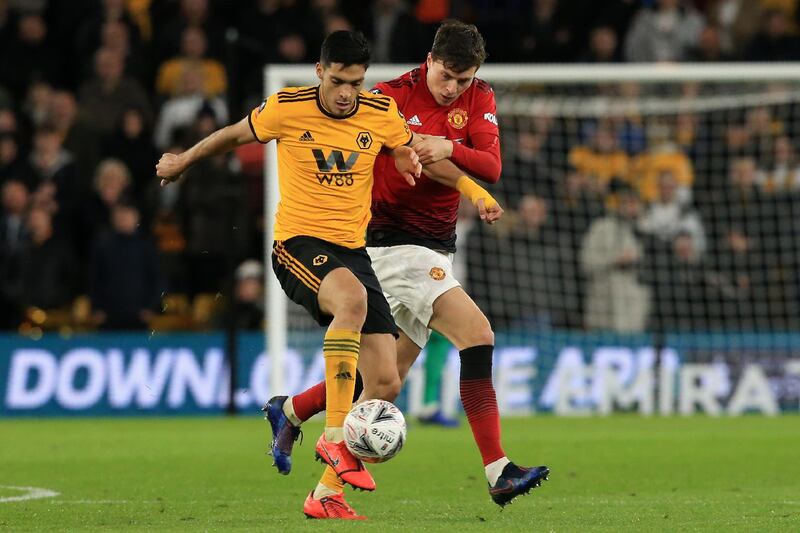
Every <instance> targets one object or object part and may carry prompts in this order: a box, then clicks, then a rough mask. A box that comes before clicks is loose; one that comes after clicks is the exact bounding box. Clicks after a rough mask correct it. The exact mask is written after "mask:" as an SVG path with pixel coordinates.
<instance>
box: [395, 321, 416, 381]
mask: <svg viewBox="0 0 800 533" xmlns="http://www.w3.org/2000/svg"><path fill="white" fill-rule="evenodd" d="M398 327H399V328H400V337H399V338H398V339H397V372H398V374H400V381H401V382H403V383H405V381H406V377H407V376H408V372H409V371H410V370H411V367H412V366H413V365H414V362H415V361H416V360H417V358H418V357H419V354H420V352H421V351H422V347H420V346H417V344H416V343H415V342H414V341H412V340H411V338H410V337H409V336H408V335H407V334H406V332H405V331H403V328H402V326H398Z"/></svg>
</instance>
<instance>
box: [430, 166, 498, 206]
mask: <svg viewBox="0 0 800 533" xmlns="http://www.w3.org/2000/svg"><path fill="white" fill-rule="evenodd" d="M422 170H423V172H425V174H426V175H427V176H428V177H429V178H431V179H432V180H433V181H436V182H438V183H441V184H442V185H447V186H448V187H450V188H453V189H455V190H457V191H458V192H460V193H461V194H463V195H464V196H466V197H467V198H468V199H469V200H470V201H471V202H472V205H477V204H478V200H483V201H484V202H485V204H486V206H492V205H496V204H497V200H495V199H494V197H493V196H492V195H491V194H490V193H489V191H487V190H486V189H484V188H483V187H481V186H480V185H478V184H477V183H475V181H474V180H472V179H471V178H470V177H469V176H467V175H466V173H465V172H464V171H463V170H461V169H460V168H458V167H457V166H455V165H454V164H453V163H452V162H451V161H449V160H447V159H443V160H442V161H437V162H436V163H431V164H430V165H425V166H424V167H423V169H422Z"/></svg>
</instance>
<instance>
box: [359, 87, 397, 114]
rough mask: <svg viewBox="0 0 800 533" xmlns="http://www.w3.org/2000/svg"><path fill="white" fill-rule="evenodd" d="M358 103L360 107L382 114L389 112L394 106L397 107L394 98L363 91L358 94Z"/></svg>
mask: <svg viewBox="0 0 800 533" xmlns="http://www.w3.org/2000/svg"><path fill="white" fill-rule="evenodd" d="M358 102H359V105H362V106H366V107H368V108H370V109H374V110H376V111H381V112H386V111H389V108H391V107H392V106H393V105H394V106H397V104H396V103H395V101H394V98H392V97H391V96H388V95H385V94H381V93H375V92H371V91H361V92H360V93H358Z"/></svg>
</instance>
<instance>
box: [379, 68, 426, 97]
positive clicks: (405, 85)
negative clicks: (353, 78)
mask: <svg viewBox="0 0 800 533" xmlns="http://www.w3.org/2000/svg"><path fill="white" fill-rule="evenodd" d="M420 79H421V70H420V68H419V67H417V68H415V69H411V70H409V71H408V72H405V73H403V74H401V75H400V76H398V77H396V78H394V79H392V80H389V81H384V82H381V83H379V84H378V88H379V90H380V91H381V92H403V91H410V90H411V89H413V88H414V86H415V85H416V84H417V83H418V82H419V80H420Z"/></svg>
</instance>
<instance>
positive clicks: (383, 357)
mask: <svg viewBox="0 0 800 533" xmlns="http://www.w3.org/2000/svg"><path fill="white" fill-rule="evenodd" d="M339 257H340V258H342V260H343V261H344V262H345V263H346V264H347V266H348V268H350V269H351V270H352V272H353V274H354V275H355V276H357V277H358V281H359V282H360V283H361V284H362V286H363V288H364V289H365V291H366V299H367V314H366V317H365V320H364V325H363V327H362V328H361V332H362V334H363V335H362V344H361V353H360V356H359V365H358V368H359V373H360V374H361V377H362V379H363V381H364V392H363V395H362V397H363V398H369V399H372V398H381V399H385V400H388V401H394V399H395V398H396V397H397V395H398V394H399V392H400V376H399V374H398V373H397V352H396V348H395V338H396V337H397V326H395V323H394V320H393V319H392V313H391V309H390V307H389V303H388V302H387V301H386V298H385V297H384V295H383V291H382V290H381V286H380V284H379V283H378V279H377V278H376V276H375V273H374V271H373V270H372V265H371V263H370V259H369V256H368V255H367V254H366V252H364V251H363V250H346V251H341V253H340V255H339ZM326 390H327V393H328V395H330V388H329V387H326ZM349 408H350V407H349V406H348V410H349ZM328 464H329V467H328V468H327V469H326V471H325V474H324V475H323V478H322V480H321V481H320V485H319V486H318V490H315V491H314V494H313V495H312V498H320V497H325V496H328V495H329V492H328V491H330V490H337V489H339V490H341V489H340V487H341V481H339V482H338V483H337V478H336V474H337V473H339V475H340V476H342V477H343V474H342V473H341V472H340V471H339V470H338V469H337V470H336V472H334V469H333V468H331V467H335V466H336V465H333V464H331V463H330V462H329V463H328Z"/></svg>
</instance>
